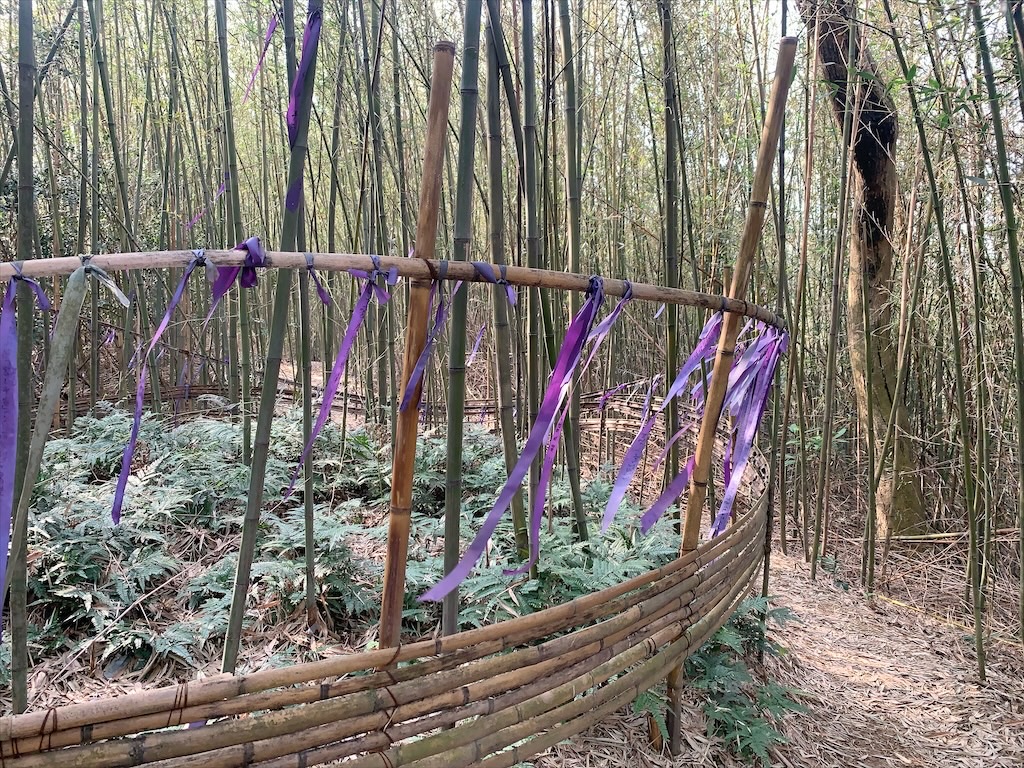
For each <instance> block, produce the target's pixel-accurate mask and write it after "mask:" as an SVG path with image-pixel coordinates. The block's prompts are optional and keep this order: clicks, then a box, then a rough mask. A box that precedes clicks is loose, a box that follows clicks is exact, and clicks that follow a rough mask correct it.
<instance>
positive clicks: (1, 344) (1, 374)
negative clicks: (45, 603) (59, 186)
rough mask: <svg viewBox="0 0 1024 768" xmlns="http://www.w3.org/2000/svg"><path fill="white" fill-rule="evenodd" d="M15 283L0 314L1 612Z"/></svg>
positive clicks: (13, 429)
mask: <svg viewBox="0 0 1024 768" xmlns="http://www.w3.org/2000/svg"><path fill="white" fill-rule="evenodd" d="M14 285H15V280H14V278H11V279H10V280H9V281H8V282H7V290H6V292H5V293H4V301H3V309H2V311H0V414H3V415H2V417H0V613H2V612H3V608H4V596H5V595H6V594H7V584H6V581H5V579H6V577H7V550H8V549H9V547H10V544H11V516H12V513H13V511H14V472H15V455H16V453H17V445H18V330H17V327H16V326H15V323H14V296H15V290H14Z"/></svg>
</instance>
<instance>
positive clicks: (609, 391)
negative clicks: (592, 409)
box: [597, 381, 633, 411]
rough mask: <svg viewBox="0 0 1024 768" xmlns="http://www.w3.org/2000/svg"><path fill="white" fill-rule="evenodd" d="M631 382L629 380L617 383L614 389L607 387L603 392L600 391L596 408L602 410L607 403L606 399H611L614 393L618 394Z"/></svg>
mask: <svg viewBox="0 0 1024 768" xmlns="http://www.w3.org/2000/svg"><path fill="white" fill-rule="evenodd" d="M632 383H633V382H631V381H627V382H625V383H623V384H619V385H618V386H617V387H615V388H614V389H607V390H605V391H604V392H603V393H601V399H600V400H598V401H597V410H599V411H603V410H604V407H605V406H606V405H608V401H609V400H611V399H612V398H613V397H614V396H615V395H616V394H618V393H619V392H621V391H622V390H624V389H625V388H626V387H628V386H629V385H630V384H632Z"/></svg>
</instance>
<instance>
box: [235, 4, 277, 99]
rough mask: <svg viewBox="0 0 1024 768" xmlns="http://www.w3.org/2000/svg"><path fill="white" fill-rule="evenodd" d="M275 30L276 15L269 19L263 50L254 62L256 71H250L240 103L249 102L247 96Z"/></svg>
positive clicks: (261, 65) (250, 91)
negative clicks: (247, 83) (250, 74)
mask: <svg viewBox="0 0 1024 768" xmlns="http://www.w3.org/2000/svg"><path fill="white" fill-rule="evenodd" d="M276 29H277V14H276V13H275V14H274V15H273V16H271V17H270V24H269V25H268V26H267V34H266V36H265V37H264V38H263V50H262V51H260V58H259V60H258V61H257V62H256V69H254V70H253V71H252V77H250V78H249V85H248V86H247V87H246V89H245V96H244V97H243V98H242V103H243V104H245V102H247V101H248V100H249V94H251V93H252V87H253V85H254V84H255V83H256V75H258V74H259V72H260V69H261V68H262V67H263V59H265V58H266V56H267V51H268V50H269V49H270V38H272V37H273V36H274V30H276Z"/></svg>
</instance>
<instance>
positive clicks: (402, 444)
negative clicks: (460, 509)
mask: <svg viewBox="0 0 1024 768" xmlns="http://www.w3.org/2000/svg"><path fill="white" fill-rule="evenodd" d="M454 66H455V44H454V43H449V42H440V43H438V44H437V45H435V46H434V76H433V80H432V82H431V87H430V103H429V105H428V107H427V138H426V149H425V150H424V157H423V180H422V182H421V184H420V210H419V219H418V221H417V225H416V256H417V257H418V258H421V259H431V258H433V257H434V241H435V239H436V237H437V211H438V204H439V201H440V198H441V172H442V171H443V167H444V150H445V131H446V130H447V127H448V100H449V97H450V96H451V89H452V70H453V69H454ZM411 288H412V290H411V291H410V293H409V315H408V320H407V322H406V330H405V334H406V335H405V355H404V357H403V359H402V386H401V387H400V388H399V389H398V392H404V391H405V388H406V386H407V385H408V383H409V377H410V375H411V374H412V369H413V368H414V367H415V365H416V361H417V360H418V359H419V356H420V353H421V352H422V351H423V346H424V343H425V342H426V336H427V315H428V314H429V313H430V284H429V283H428V282H427V281H425V280H414V281H412V286H411ZM421 387H422V384H421V385H420V386H418V387H417V389H416V392H415V393H414V395H413V398H412V402H411V403H410V407H409V408H406V410H405V411H403V412H402V413H400V414H399V415H398V422H397V424H396V425H395V432H396V437H395V456H394V461H393V463H392V468H391V515H390V520H389V523H388V553H387V563H386V565H385V568H384V595H383V598H382V601H381V612H380V646H381V648H387V647H391V646H396V645H398V643H399V638H400V636H401V628H402V603H403V602H404V598H405V560H406V557H407V555H408V551H409V523H410V514H411V512H412V476H413V468H414V464H415V460H416V431H417V427H418V425H419V404H420V389H421ZM397 394H398V393H397V392H396V395H397Z"/></svg>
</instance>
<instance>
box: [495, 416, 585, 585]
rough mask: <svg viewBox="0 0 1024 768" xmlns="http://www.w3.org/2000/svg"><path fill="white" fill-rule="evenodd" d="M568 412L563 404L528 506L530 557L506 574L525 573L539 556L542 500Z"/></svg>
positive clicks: (552, 469) (549, 479) (545, 494)
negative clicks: (535, 490)
mask: <svg viewBox="0 0 1024 768" xmlns="http://www.w3.org/2000/svg"><path fill="white" fill-rule="evenodd" d="M568 413H569V408H568V407H567V406H564V407H563V408H562V412H561V414H560V415H559V416H558V417H557V418H556V419H555V424H554V429H553V431H552V433H551V438H550V439H549V440H548V447H547V450H546V451H545V452H544V463H543V464H542V465H541V469H540V477H539V478H538V480H537V493H535V494H534V496H533V505H532V506H531V507H530V557H529V558H528V559H527V561H526V562H525V563H523V564H522V565H521V566H519V567H518V568H511V569H505V570H503V571H502V573H504V574H505V575H506V576H518V575H520V574H522V573H527V572H528V571H529V570H530V569H531V568H533V565H534V563H536V562H537V558H538V557H539V556H540V527H541V523H542V522H543V521H544V502H545V501H546V500H547V495H548V486H549V485H551V475H552V474H553V472H554V469H555V457H556V456H557V455H558V444H559V443H560V442H561V441H562V427H563V426H565V417H566V416H567V415H568Z"/></svg>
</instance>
